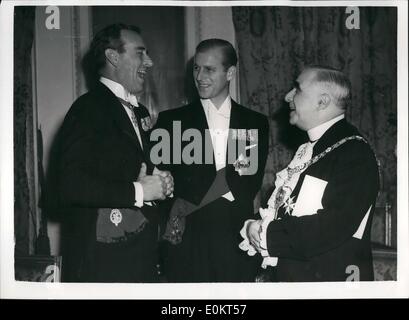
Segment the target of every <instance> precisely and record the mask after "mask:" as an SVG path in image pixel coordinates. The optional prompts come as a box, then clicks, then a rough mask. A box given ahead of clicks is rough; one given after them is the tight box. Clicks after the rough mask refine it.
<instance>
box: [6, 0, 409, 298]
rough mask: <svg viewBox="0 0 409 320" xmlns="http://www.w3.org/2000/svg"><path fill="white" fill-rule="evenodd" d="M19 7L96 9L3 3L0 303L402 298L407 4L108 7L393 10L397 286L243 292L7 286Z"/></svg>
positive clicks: (280, 286)
mask: <svg viewBox="0 0 409 320" xmlns="http://www.w3.org/2000/svg"><path fill="white" fill-rule="evenodd" d="M17 5H18V6H24V5H37V6H45V5H60V6H62V5H64V6H67V5H70V6H72V5H81V6H95V5H96V4H95V1H90V0H88V1H87V0H85V1H73V0H71V1H62V0H54V1H45V0H43V1H18V2H11V1H3V2H2V3H1V4H0V34H2V35H8V36H6V37H4V38H3V37H2V47H3V49H5V50H6V54H3V55H2V59H1V61H0V70H2V72H0V94H1V107H0V128H1V134H0V147H1V150H0V156H1V157H0V212H1V215H0V242H1V243H0V252H1V255H2V256H1V266H0V272H1V274H0V285H1V287H0V297H1V298H19V299H33V298H37V299H38V298H45V299H70V298H75V299H90V298H92V299H108V298H111V299H221V298H222V299H226V298H229V299H288V298H293V299H305V298H307V299H320V298H325V299H332V298H393V297H395V298H396V297H408V296H409V277H408V273H409V260H408V255H409V250H408V248H409V237H408V236H409V222H408V221H409V220H408V216H409V215H408V200H407V199H408V198H407V197H408V110H407V109H408V92H407V88H408V37H407V36H408V25H407V21H408V4H407V3H406V2H405V1H274V2H273V1H252V2H245V1H229V2H223V1H152V2H151V1H149V2H144V1H130V0H129V1H126V2H125V1H121V2H118V1H107V0H99V1H98V5H117V6H120V5H127V6H128V5H149V6H154V5H157V6H164V5H166V6H229V7H231V6H240V5H242V6H247V5H251V6H283V5H285V6H296V7H300V6H311V7H320V6H345V7H346V6H359V7H363V6H394V7H397V8H398V39H397V45H398V68H397V71H398V79H397V84H398V100H397V101H398V167H397V178H398V188H397V190H398V191H397V192H398V201H397V204H398V264H397V279H398V280H397V281H386V282H359V283H358V282H346V283H335V282H331V283H330V282H321V283H254V284H253V283H250V284H226V283H220V284H219V283H217V284H197V283H195V284H169V283H166V284H66V283H64V284H62V283H32V282H18V281H15V280H14V259H13V256H14V239H13V226H14V219H13V179H14V171H13V37H12V34H13V17H14V15H13V12H14V11H13V9H14V6H17Z"/></svg>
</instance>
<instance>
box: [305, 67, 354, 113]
mask: <svg viewBox="0 0 409 320" xmlns="http://www.w3.org/2000/svg"><path fill="white" fill-rule="evenodd" d="M306 69H308V70H312V71H315V77H314V81H316V82H319V83H321V84H324V85H325V86H327V87H328V88H329V90H330V91H331V94H332V96H333V97H334V98H335V103H336V105H337V106H338V107H339V108H341V109H342V110H346V109H347V108H348V107H349V106H350V104H351V99H352V95H351V82H350V81H349V79H348V78H347V76H346V75H345V74H344V73H343V72H342V71H340V70H337V69H334V68H331V67H326V66H309V67H307V68H306Z"/></svg>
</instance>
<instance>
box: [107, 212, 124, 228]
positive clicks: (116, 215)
mask: <svg viewBox="0 0 409 320" xmlns="http://www.w3.org/2000/svg"><path fill="white" fill-rule="evenodd" d="M109 219H110V220H111V222H112V223H113V224H114V225H115V227H117V226H118V224H120V223H121V221H122V213H121V211H119V209H112V210H111V214H110V215H109Z"/></svg>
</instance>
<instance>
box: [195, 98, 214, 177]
mask: <svg viewBox="0 0 409 320" xmlns="http://www.w3.org/2000/svg"><path fill="white" fill-rule="evenodd" d="M190 124H191V125H190V126H189V127H190V128H195V129H197V130H199V131H200V133H201V136H202V160H203V163H206V161H205V160H206V158H205V153H206V152H207V153H211V154H212V158H213V161H212V164H211V166H212V168H213V170H214V172H216V160H215V158H214V151H213V144H212V142H211V141H212V138H211V136H210V131H209V124H208V123H207V118H206V114H205V111H204V108H203V105H202V103H201V101H200V100H198V101H197V102H196V103H193V105H192V117H191V123H190ZM206 135H208V136H207V137H206ZM205 139H208V141H210V144H209V146H206V143H205V141H206V140H205Z"/></svg>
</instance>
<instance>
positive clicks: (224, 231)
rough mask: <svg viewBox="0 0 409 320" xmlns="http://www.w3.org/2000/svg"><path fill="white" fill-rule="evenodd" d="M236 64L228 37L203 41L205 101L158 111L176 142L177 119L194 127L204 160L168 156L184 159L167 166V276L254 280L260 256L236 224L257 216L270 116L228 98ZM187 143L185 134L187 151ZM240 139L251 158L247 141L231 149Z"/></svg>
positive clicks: (198, 62)
mask: <svg viewBox="0 0 409 320" xmlns="http://www.w3.org/2000/svg"><path fill="white" fill-rule="evenodd" d="M236 64H237V55H236V52H235V49H234V48H233V46H232V45H231V44H230V43H229V42H227V41H225V40H222V39H208V40H204V41H202V42H201V43H200V44H199V45H198V46H197V48H196V54H195V56H194V67H193V77H194V81H195V84H196V88H197V91H198V93H199V96H200V100H198V101H195V102H193V103H191V104H189V105H187V106H183V107H181V108H177V109H174V110H167V111H164V112H162V113H160V114H159V118H158V122H157V128H161V129H165V130H166V131H167V132H170V133H171V134H170V137H172V138H173V140H172V141H171V145H173V144H175V143H177V141H175V137H174V136H175V135H174V132H173V131H174V128H176V126H175V124H179V125H180V126H181V132H182V133H183V132H187V130H192V129H195V130H194V131H195V132H198V135H199V139H200V141H201V142H202V144H201V145H200V148H199V149H200V154H199V157H198V158H199V161H197V162H194V163H187V162H186V161H184V160H187V159H183V154H182V155H179V157H174V156H172V157H170V159H175V158H182V161H181V163H176V162H173V163H170V164H168V165H165V166H164V168H166V169H168V170H170V171H171V172H172V175H173V176H174V178H175V199H174V201H173V203H172V205H173V206H172V209H171V211H170V217H169V223H168V226H167V227H168V229H167V231H168V232H166V233H165V238H166V239H167V240H169V241H170V242H172V243H168V244H167V245H166V253H165V259H164V260H165V264H164V266H165V273H166V276H167V278H168V280H169V281H170V282H241V281H254V279H255V276H256V270H257V262H256V261H253V260H252V259H251V258H250V257H248V256H246V254H245V253H244V252H241V251H240V249H239V248H238V244H239V242H240V236H239V231H240V227H241V225H242V224H243V222H244V221H245V220H246V219H248V218H251V217H252V216H253V212H254V209H253V200H254V198H255V196H256V194H257V192H258V190H259V189H260V187H261V182H262V179H263V175H264V167H265V163H266V159H267V154H268V134H269V133H268V121H267V118H266V117H265V116H264V115H262V114H260V113H257V112H255V111H252V110H250V109H248V108H245V107H243V106H241V105H239V104H237V103H236V102H235V101H233V100H232V99H231V97H230V94H229V84H230V81H231V80H232V79H233V78H234V76H235V72H236ZM209 135H210V137H209ZM206 137H208V140H207V141H210V147H209V146H208V145H207V144H206V142H205V141H206ZM176 139H179V140H182V139H181V137H176ZM189 143H190V142H189V141H186V140H185V139H183V141H182V150H183V148H184V147H186V145H187V144H189ZM240 144H242V145H243V146H245V150H248V151H250V154H253V155H255V157H253V158H252V157H251V156H250V158H249V159H247V156H246V152H245V151H244V148H243V153H241V152H240V151H238V152H237V154H236V156H234V154H235V150H239V148H235V147H237V145H240ZM170 150H173V148H170ZM196 151H197V150H196ZM209 158H210V160H211V161H210V162H209V161H208V160H209ZM240 161H241V162H240ZM240 163H241V164H248V165H249V167H246V165H244V167H240ZM250 167H251V169H254V172H252V171H251V170H250ZM246 170H247V171H246ZM246 173H247V174H246ZM183 231H184V232H183ZM178 232H179V233H180V234H178ZM173 236H175V237H173Z"/></svg>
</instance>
